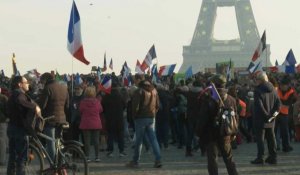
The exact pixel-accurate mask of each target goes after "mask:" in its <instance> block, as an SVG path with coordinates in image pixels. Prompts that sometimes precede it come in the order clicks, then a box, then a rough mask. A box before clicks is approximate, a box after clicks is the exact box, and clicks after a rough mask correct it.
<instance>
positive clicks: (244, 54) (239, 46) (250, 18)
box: [179, 0, 271, 72]
mask: <svg viewBox="0 0 300 175" xmlns="http://www.w3.org/2000/svg"><path fill="white" fill-rule="evenodd" d="M218 7H234V8H235V14H236V20H237V26H238V33H239V37H240V38H237V39H233V40H216V39H214V38H213V30H214V26H215V20H216V16H217V13H216V12H217V8H218ZM224 30H225V31H226V28H224ZM228 32H230V31H229V30H228ZM259 40H260V35H259V33H258V30H257V26H256V22H255V19H254V15H253V12H252V7H251V3H250V0H203V1H202V5H201V10H200V14H199V17H198V21H197V25H196V29H195V31H194V35H193V39H192V41H191V44H190V45H189V46H183V53H182V55H183V63H182V65H181V67H180V70H179V72H185V71H186V70H187V69H188V67H190V66H192V68H193V72H198V71H202V72H204V71H205V72H207V71H211V72H214V71H215V68H216V63H218V62H227V61H229V60H230V59H231V61H232V62H233V64H234V67H235V69H236V70H245V69H246V68H247V67H248V65H249V63H250V61H251V58H252V55H253V53H254V51H255V49H256V47H257V45H258V43H259ZM266 50H267V54H266V53H265V52H264V53H263V54H262V55H261V59H262V65H263V66H265V65H267V66H271V63H270V45H267V49H266Z"/></svg>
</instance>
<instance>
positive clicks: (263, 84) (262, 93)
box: [251, 72, 280, 164]
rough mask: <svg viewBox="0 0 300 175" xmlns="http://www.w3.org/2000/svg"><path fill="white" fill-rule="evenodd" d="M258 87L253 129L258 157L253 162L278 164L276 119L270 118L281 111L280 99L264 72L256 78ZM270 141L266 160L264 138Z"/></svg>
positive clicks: (255, 95)
mask: <svg viewBox="0 0 300 175" xmlns="http://www.w3.org/2000/svg"><path fill="white" fill-rule="evenodd" d="M254 81H255V83H256V88H255V91H254V115H253V129H254V132H255V136H256V143H257V151H258V152H257V158H256V159H255V160H253V161H251V163H252V164H263V163H264V162H267V163H270V164H276V163H277V159H276V156H277V154H276V141H275V134H274V121H275V120H272V121H270V120H269V119H270V118H271V117H272V116H273V115H274V113H275V112H278V111H279V107H280V100H279V98H278V96H277V93H276V91H275V88H274V87H273V85H272V84H271V83H270V82H269V80H268V76H267V74H266V73H264V72H259V73H258V74H257V75H256V77H255V78H254ZM265 137H266V140H267V142H268V150H269V157H268V158H267V159H266V160H264V139H265Z"/></svg>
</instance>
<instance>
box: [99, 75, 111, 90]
mask: <svg viewBox="0 0 300 175" xmlns="http://www.w3.org/2000/svg"><path fill="white" fill-rule="evenodd" d="M111 83H112V82H111V77H110V76H108V75H106V76H105V77H104V78H103V80H102V81H101V83H100V84H99V89H100V90H101V91H103V92H105V93H107V94H110V92H111Z"/></svg>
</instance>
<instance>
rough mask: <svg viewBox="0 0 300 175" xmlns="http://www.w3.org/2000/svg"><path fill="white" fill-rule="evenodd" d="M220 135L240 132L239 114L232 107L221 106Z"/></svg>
mask: <svg viewBox="0 0 300 175" xmlns="http://www.w3.org/2000/svg"><path fill="white" fill-rule="evenodd" d="M218 119H219V126H220V135H221V136H233V135H236V134H237V132H238V123H237V114H236V113H235V111H234V110H233V109H231V108H225V107H220V111H219V114H218Z"/></svg>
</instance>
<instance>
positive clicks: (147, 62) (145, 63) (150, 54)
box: [141, 44, 156, 72]
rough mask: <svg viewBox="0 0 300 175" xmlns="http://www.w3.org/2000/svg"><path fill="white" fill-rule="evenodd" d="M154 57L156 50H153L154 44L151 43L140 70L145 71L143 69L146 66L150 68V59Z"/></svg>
mask: <svg viewBox="0 0 300 175" xmlns="http://www.w3.org/2000/svg"><path fill="white" fill-rule="evenodd" d="M154 58H156V51H155V46H154V44H153V46H152V47H151V48H150V50H149V51H148V53H147V55H146V57H145V59H144V61H143V63H142V65H141V69H142V71H144V72H145V70H146V69H147V68H150V66H151V64H152V60H153V59H154Z"/></svg>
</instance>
